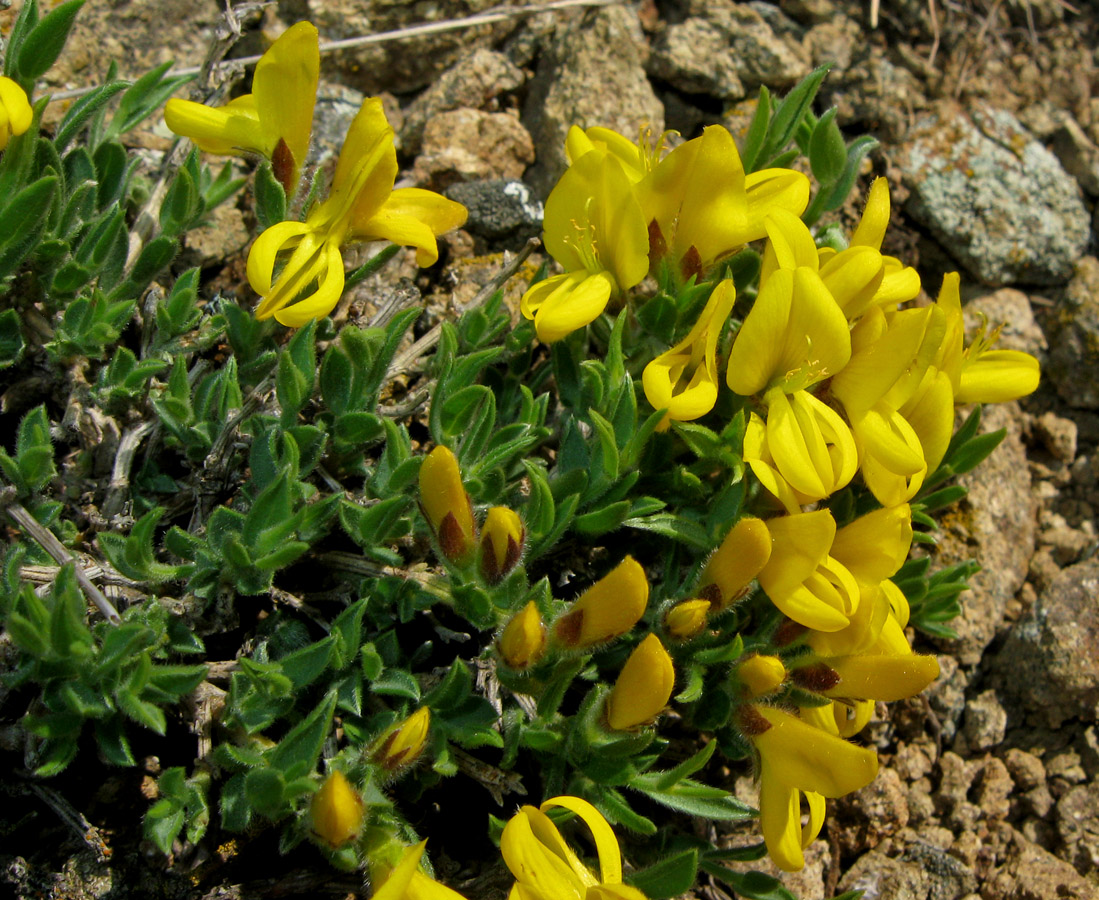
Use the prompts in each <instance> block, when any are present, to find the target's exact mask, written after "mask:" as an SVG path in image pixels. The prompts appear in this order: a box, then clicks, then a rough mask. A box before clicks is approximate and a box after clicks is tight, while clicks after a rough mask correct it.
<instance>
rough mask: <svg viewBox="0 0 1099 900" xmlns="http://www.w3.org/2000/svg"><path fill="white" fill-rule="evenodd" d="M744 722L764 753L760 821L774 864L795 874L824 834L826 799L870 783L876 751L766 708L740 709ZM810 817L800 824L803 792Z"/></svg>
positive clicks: (755, 743) (875, 764)
mask: <svg viewBox="0 0 1099 900" xmlns="http://www.w3.org/2000/svg"><path fill="white" fill-rule="evenodd" d="M741 725H742V727H743V728H744V730H745V732H746V733H747V735H748V737H749V739H750V740H751V742H752V744H753V745H754V746H755V748H756V750H757V751H758V752H759V757H760V765H759V782H760V783H759V819H760V825H761V826H762V830H763V839H764V841H766V843H767V852H768V853H769V854H770V856H771V859H773V860H774V862H775V865H777V866H778V867H779V868H780V869H782V870H784V871H786V872H795V871H797V870H798V869H800V868H802V866H804V865H805V857H804V855H803V854H802V850H803V849H804V848H805V847H807V846H809V844H810V843H811V842H812V841H813V840H814V839H815V838H816V836H817V835H818V834H819V833H820V829H821V826H822V825H823V824H824V800H825V798H826V797H829V798H835V797H842V796H843V795H844V794H849V793H851V792H852V791H857V790H859V789H860V788H863V787H865V786H866V785H868V784H869V783H870V782H871V781H873V780H874V778H875V777H876V776H877V774H878V758H877V756H876V755H875V754H874V752H873V751H872V750H866V749H864V748H862V747H856V746H855V745H854V744H849V743H848V742H847V741H844V740H842V739H840V738H839V737H837V736H835V735H833V734H830V733H829V732H827V731H824V730H821V729H819V728H814V727H813V726H812V725H810V724H808V723H806V722H803V721H801V720H800V719H798V718H796V717H794V716H792V715H790V714H789V713H784V712H781V711H779V710H777V709H770V708H768V707H766V706H747V707H742V708H741ZM803 793H804V794H805V799H806V801H807V802H808V804H809V821H808V823H807V824H806V826H805V827H804V828H802V826H801V802H800V801H801V795H802V794H803Z"/></svg>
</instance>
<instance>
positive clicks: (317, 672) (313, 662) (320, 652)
mask: <svg viewBox="0 0 1099 900" xmlns="http://www.w3.org/2000/svg"><path fill="white" fill-rule="evenodd" d="M335 645H336V638H335V637H334V636H333V635H329V636H328V637H326V638H324V639H323V640H320V641H317V642H316V643H314V644H310V645H309V646H308V647H302V648H301V649H300V650H295V651H294V652H293V653H288V654H287V655H286V656H283V657H281V658H280V659H279V661H278V662H279V665H280V666H281V667H282V672H283V674H284V675H286V677H287V678H289V679H290V680H291V681H292V682H293V683H294V689H295V690H301V689H302V688H304V687H307V686H309V685H310V684H312V683H313V682H314V681H316V680H317V679H318V678H320V676H321V675H322V674H324V670H325V669H327V668H328V663H329V661H330V660H331V659H332V651H333V649H334V648H335Z"/></svg>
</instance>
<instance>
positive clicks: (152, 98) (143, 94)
mask: <svg viewBox="0 0 1099 900" xmlns="http://www.w3.org/2000/svg"><path fill="white" fill-rule="evenodd" d="M172 65H173V61H172V60H168V61H167V62H163V63H161V64H160V65H159V66H157V67H156V68H155V69H152V70H151V71H149V72H147V73H145V74H144V75H142V76H141V77H140V78H139V79H138V80H137V81H135V82H134V83H133V84H132V85H131V86H130V87H129V89H128V90H127V91H126V93H125V94H123V95H122V101H121V102H120V103H119V104H118V109H117V110H116V112H115V114H114V116H113V117H112V118H111V122H110V124H109V125H108V126H107V129H106V131H105V133H104V137H105V139H106V140H113V139H114V138H117V137H118V136H119V135H123V134H125V133H126V132H127V131H130V130H132V129H134V128H136V127H137V126H138V125H140V124H141V122H142V121H143V120H144V119H146V118H147V117H148V116H150V115H152V114H153V113H154V112H156V111H157V110H159V109H160V108H161V107H162V106H163V105H164V102H165V101H166V100H167V99H168V98H169V97H171V96H172V94H174V93H175V92H176V91H177V90H178V89H179V88H181V87H182V86H183V85H185V84H186V83H187V82H188V81H191V80H192V79H193V78H194V77H195V76H194V75H176V76H174V77H172V78H165V77H164V74H165V73H166V72H167V71H168V70H169V69H170V68H172Z"/></svg>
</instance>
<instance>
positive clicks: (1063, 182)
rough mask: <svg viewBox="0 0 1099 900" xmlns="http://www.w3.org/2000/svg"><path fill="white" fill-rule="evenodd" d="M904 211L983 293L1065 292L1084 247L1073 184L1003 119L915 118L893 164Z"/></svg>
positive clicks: (999, 114)
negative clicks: (1060, 288)
mask: <svg viewBox="0 0 1099 900" xmlns="http://www.w3.org/2000/svg"><path fill="white" fill-rule="evenodd" d="M897 161H898V164H899V165H900V168H901V170H902V172H903V175H904V181H905V184H906V185H907V186H908V187H910V188H911V191H912V193H911V195H910V196H909V199H908V202H907V203H906V204H905V208H906V210H907V211H908V212H909V213H910V214H911V215H912V216H913V218H915V219H916V220H917V221H919V222H920V223H922V224H923V225H924V226H926V227H927V228H928V229H930V230H931V232H932V233H933V234H934V235H935V237H936V238H937V239H938V240H939V242H940V243H941V244H942V245H943V246H944V247H945V248H946V249H947V250H948V251H949V252H950V254H951V255H952V256H953V257H954V258H955V259H956V260H957V261H958V262H959V263H960V264H961V265H962V266H963V267H965V269H966V271H967V272H969V273H970V274H971V275H972V276H973V277H974V278H976V279H978V280H979V281H982V282H984V283H985V284H991V285H1004V284H1013V283H1022V284H1035V285H1054V284H1064V283H1065V282H1067V281H1068V280H1069V278H1070V277H1071V276H1072V267H1073V264H1074V263H1075V261H1076V260H1077V259H1078V258H1079V257H1080V255H1081V254H1082V253H1083V252H1084V248H1085V247H1086V246H1087V241H1088V231H1089V227H1090V223H1089V222H1088V214H1087V210H1086V209H1085V208H1084V204H1083V201H1082V198H1081V195H1080V188H1079V186H1078V185H1077V184H1076V181H1075V180H1074V179H1073V178H1072V177H1071V176H1069V174H1068V173H1067V172H1065V170H1064V169H1063V168H1062V167H1061V164H1060V163H1059V162H1058V161H1057V158H1056V157H1055V156H1054V155H1053V154H1052V153H1050V152H1049V150H1047V149H1046V148H1045V147H1043V146H1042V145H1041V144H1040V143H1038V142H1037V141H1035V140H1034V139H1033V138H1032V137H1031V136H1030V135H1029V134H1028V133H1027V132H1026V131H1024V130H1023V128H1022V126H1021V125H1019V123H1018V121H1016V120H1015V119H1014V118H1013V117H1012V116H1011V115H1010V114H1009V113H1006V112H1003V111H991V110H985V111H983V112H974V113H973V118H970V117H968V116H966V115H964V114H962V113H961V112H959V111H957V110H956V109H953V108H950V107H942V108H940V109H939V110H938V111H937V112H936V113H934V114H931V115H927V116H924V117H922V118H921V119H920V120H919V121H918V122H917V124H916V126H915V127H914V128H913V129H912V132H911V133H910V135H909V140H908V142H907V143H906V144H905V145H904V146H903V147H902V148H901V152H900V153H899V154H898V157H897Z"/></svg>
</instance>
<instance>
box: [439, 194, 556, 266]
mask: <svg viewBox="0 0 1099 900" xmlns="http://www.w3.org/2000/svg"><path fill="white" fill-rule="evenodd" d="M446 195H447V196H448V197H449V198H450V199H451V200H456V201H457V202H459V203H462V204H464V205H465V207H466V209H468V210H469V220H468V221H467V222H466V224H465V229H466V231H469V232H470V233H471V234H474V235H476V236H477V237H482V238H485V239H486V240H489V241H493V242H494V243H495V244H497V245H500V246H503V247H504V248H505V249H518V248H519V247H520V246H522V244H523V243H525V242H526V240H527V239H528V238H531V237H534V236H535V235H536V234H538V232H539V231H541V229H542V204H541V203H540V202H539V201H538V200H536V199H535V197H534V194H533V192H532V191H531V189H530V188H529V187H527V186H526V185H525V184H523V182H521V181H506V180H503V179H494V180H491V181H470V182H466V183H464V184H455V185H453V186H452V187H450V188H448V189H447V191H446Z"/></svg>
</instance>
